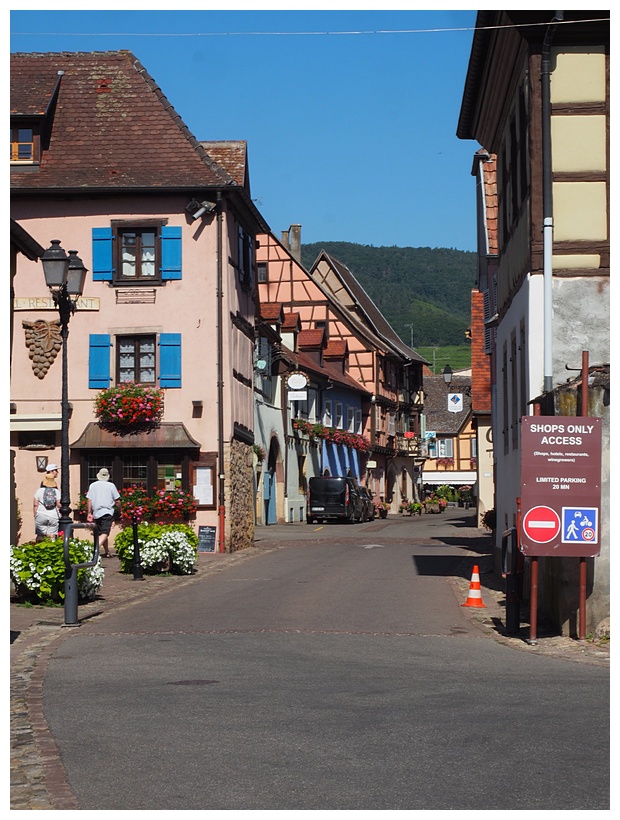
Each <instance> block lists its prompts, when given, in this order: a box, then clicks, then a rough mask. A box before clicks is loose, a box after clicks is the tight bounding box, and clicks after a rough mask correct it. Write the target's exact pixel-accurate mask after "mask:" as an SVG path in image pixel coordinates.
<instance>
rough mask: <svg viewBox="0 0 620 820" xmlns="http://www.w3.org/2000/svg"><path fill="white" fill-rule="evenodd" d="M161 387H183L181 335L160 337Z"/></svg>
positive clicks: (170, 334) (161, 335)
mask: <svg viewBox="0 0 620 820" xmlns="http://www.w3.org/2000/svg"><path fill="white" fill-rule="evenodd" d="M159 386H160V387H180V386H181V334H180V333H160V335H159Z"/></svg>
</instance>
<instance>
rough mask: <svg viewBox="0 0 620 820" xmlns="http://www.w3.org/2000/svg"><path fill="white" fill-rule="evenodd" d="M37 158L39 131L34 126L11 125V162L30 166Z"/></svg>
mask: <svg viewBox="0 0 620 820" xmlns="http://www.w3.org/2000/svg"><path fill="white" fill-rule="evenodd" d="M39 158H40V141H39V129H38V128H37V127H36V126H35V125H12V126H11V162H12V163H17V164H20V163H21V164H29V165H32V164H33V163H35V162H38V161H39Z"/></svg>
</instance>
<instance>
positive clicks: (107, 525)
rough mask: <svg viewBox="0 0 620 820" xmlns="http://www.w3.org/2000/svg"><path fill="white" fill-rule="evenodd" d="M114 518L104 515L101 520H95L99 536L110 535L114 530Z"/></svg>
mask: <svg viewBox="0 0 620 820" xmlns="http://www.w3.org/2000/svg"><path fill="white" fill-rule="evenodd" d="M113 520H114V516H112V515H102V516H101V518H95V526H96V527H97V532H98V533H99V535H109V534H110V530H111V529H112V521H113Z"/></svg>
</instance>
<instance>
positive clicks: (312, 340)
mask: <svg viewBox="0 0 620 820" xmlns="http://www.w3.org/2000/svg"><path fill="white" fill-rule="evenodd" d="M324 339H325V330H324V329H323V328H320V330H300V331H299V334H298V335H297V345H298V346H299V347H304V348H306V349H307V348H317V347H322V345H323V341H324Z"/></svg>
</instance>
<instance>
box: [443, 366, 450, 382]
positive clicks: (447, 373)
mask: <svg viewBox="0 0 620 820" xmlns="http://www.w3.org/2000/svg"><path fill="white" fill-rule="evenodd" d="M443 380H444V382H445V383H446V387H450V385H451V384H452V368H451V367H450V365H449V364H447V365H446V366H445V367H444V369H443Z"/></svg>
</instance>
